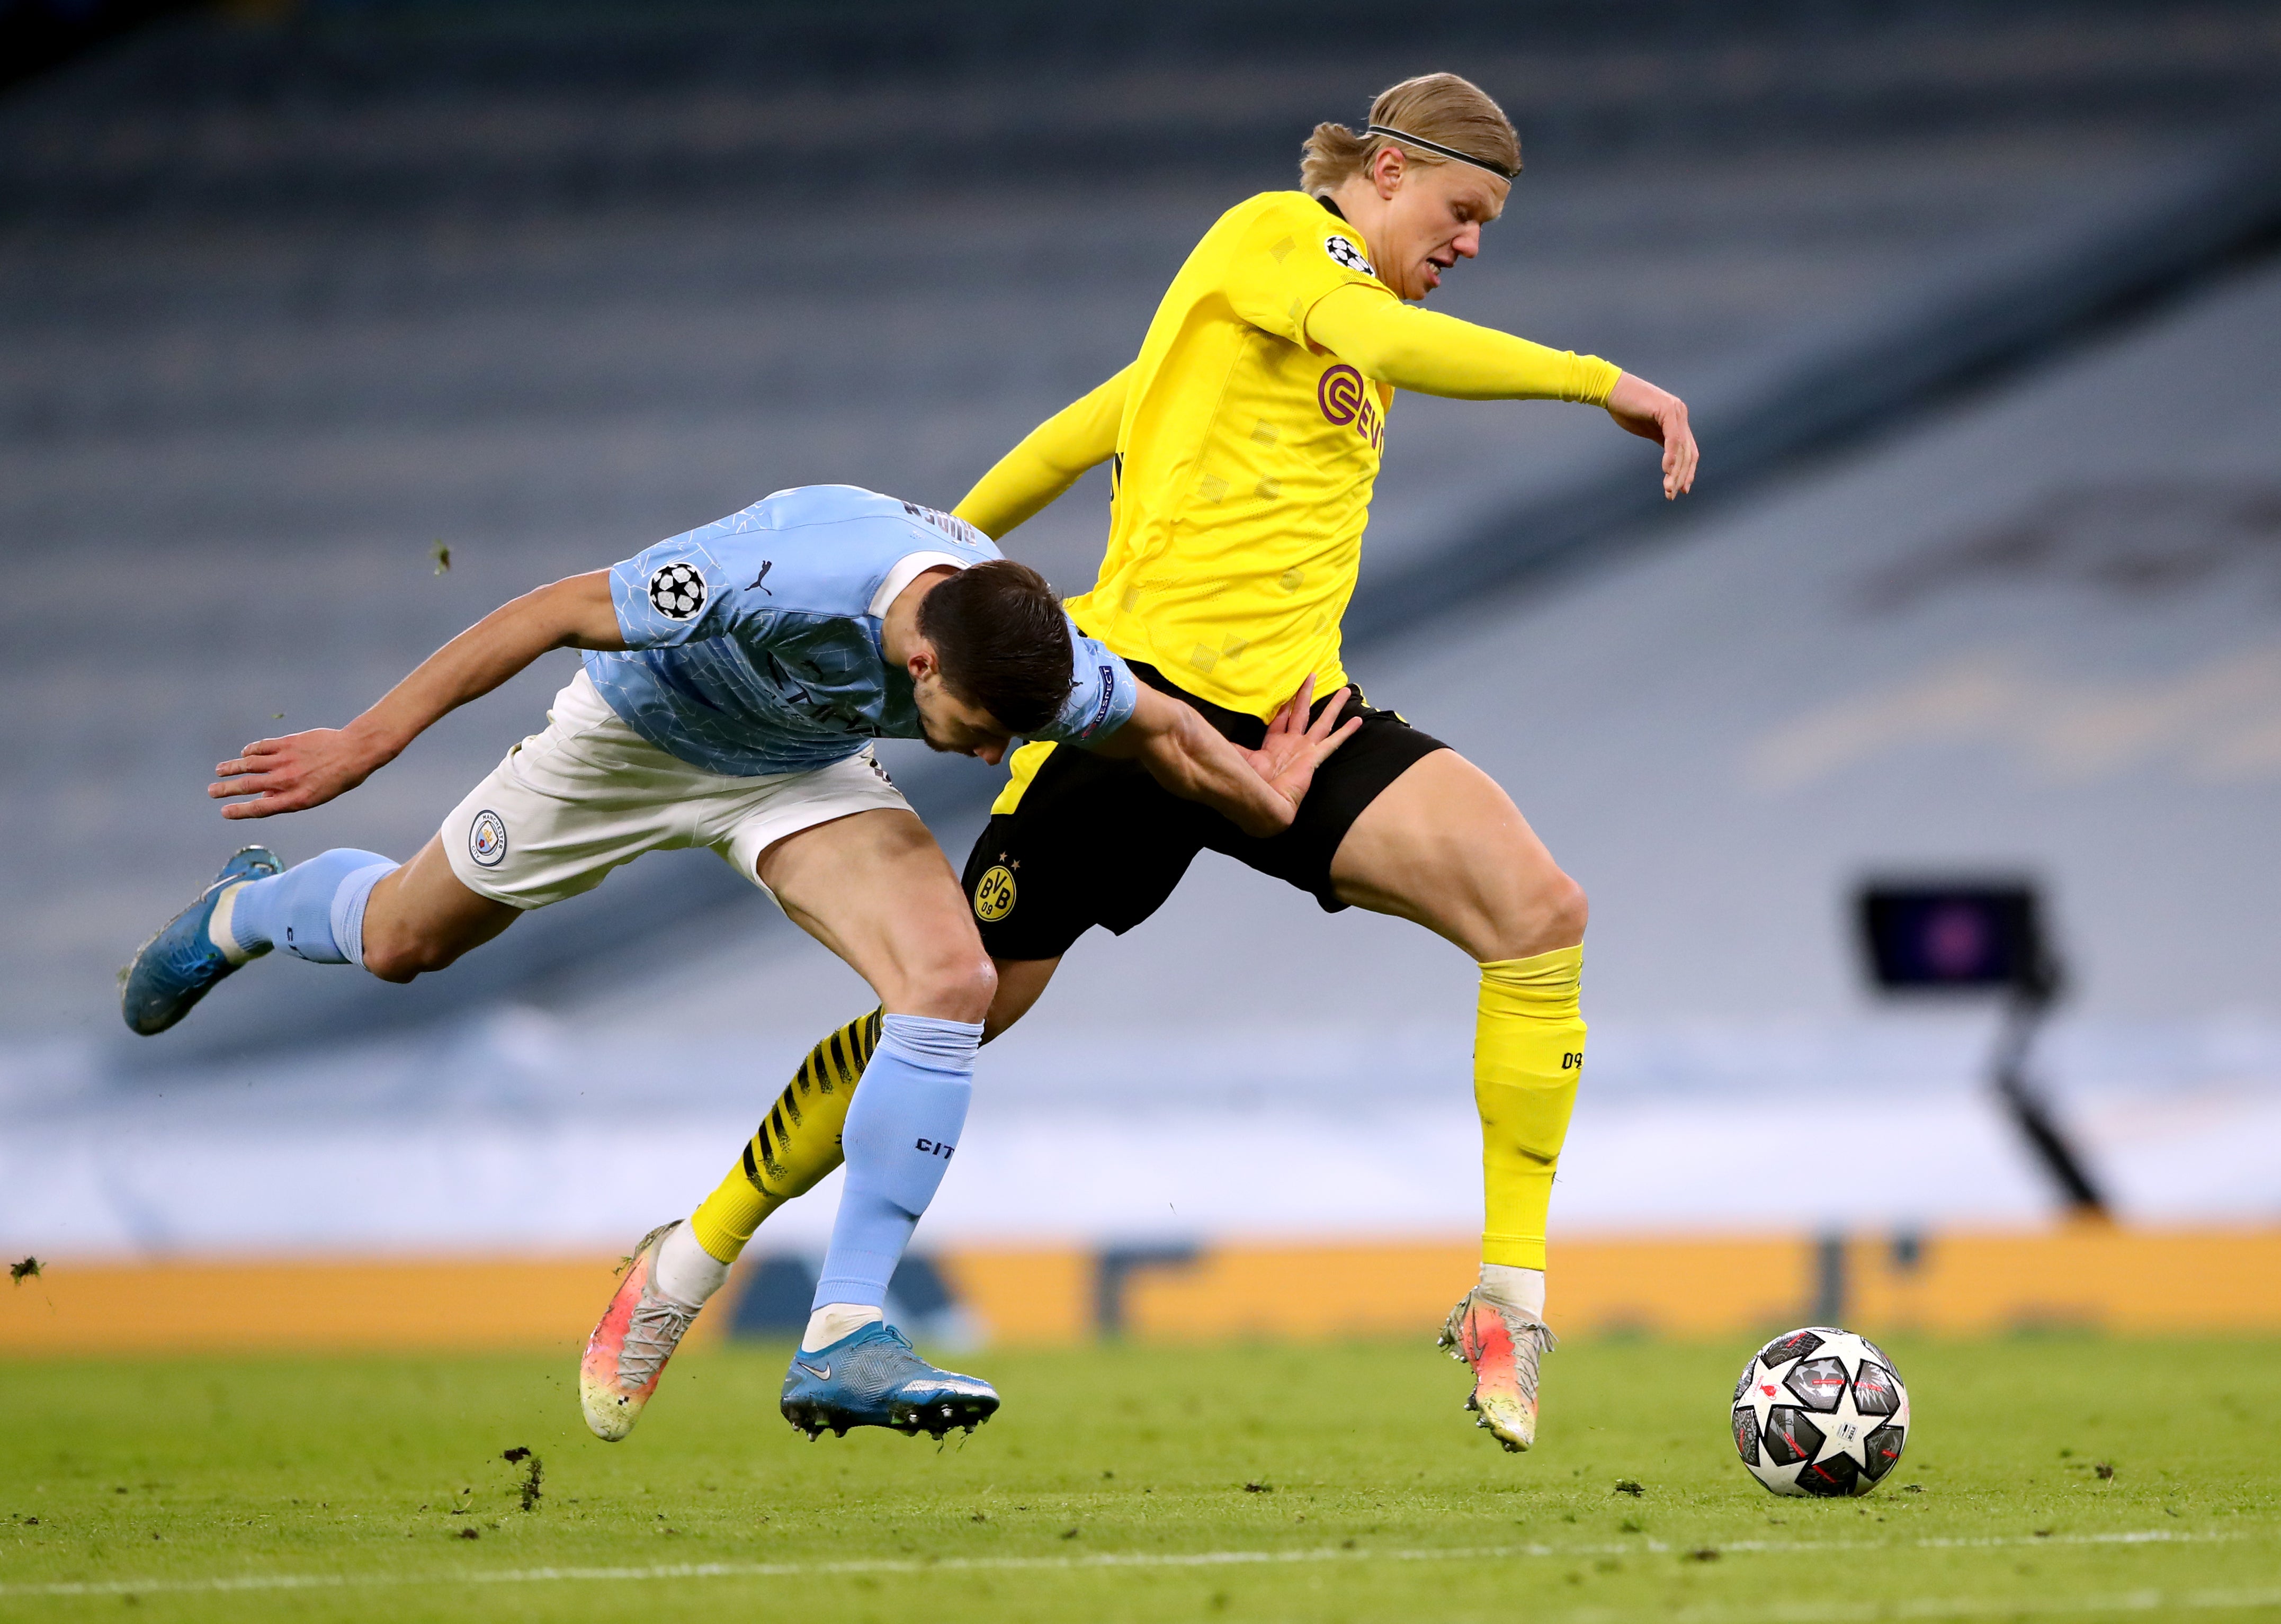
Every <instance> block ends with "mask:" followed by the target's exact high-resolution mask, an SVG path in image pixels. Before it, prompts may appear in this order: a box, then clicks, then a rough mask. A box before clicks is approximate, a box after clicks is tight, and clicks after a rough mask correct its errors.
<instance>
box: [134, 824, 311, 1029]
mask: <svg viewBox="0 0 2281 1624" xmlns="http://www.w3.org/2000/svg"><path fill="white" fill-rule="evenodd" d="M284 869H285V865H284V864H283V863H282V862H278V861H277V855H276V854H275V853H274V852H273V851H271V850H270V849H269V848H268V847H266V846H249V847H245V848H244V850H242V851H240V852H239V853H238V854H237V855H236V856H234V857H232V858H231V859H230V860H229V861H228V862H225V863H224V864H222V865H221V872H220V874H218V875H216V876H215V877H214V883H213V885H208V886H207V887H206V888H205V891H203V892H201V893H199V895H198V900H197V901H195V902H193V903H191V904H190V905H189V907H188V908H186V909H183V910H182V912H181V913H179V914H176V915H175V916H174V917H173V918H172V919H169V920H168V921H167V922H166V927H165V928H164V929H163V930H161V931H160V932H159V933H158V934H157V935H156V936H153V937H152V938H151V940H149V941H146V942H144V943H143V947H142V949H141V951H139V952H137V953H136V954H135V962H134V963H131V964H129V965H128V967H127V969H126V971H125V973H124V974H122V975H121V976H120V981H121V983H122V984H123V986H124V987H125V991H124V992H123V993H122V994H120V1000H119V1009H120V1014H122V1015H124V1016H125V1017H127V1025H128V1026H129V1027H131V1028H132V1029H133V1030H135V1032H140V1033H142V1034H143V1036H144V1037H146V1038H148V1037H151V1036H154V1035H155V1034H157V1033H159V1032H164V1031H166V1028H167V1027H169V1026H171V1025H174V1023H175V1022H176V1021H179V1020H181V1019H182V1017H184V1016H185V1015H188V1014H189V1012H190V1006H191V1005H192V1004H194V1003H196V1002H197V1001H198V1000H199V999H201V998H204V997H205V995H206V990H207V989H208V988H209V987H211V986H213V984H214V983H215V982H217V981H219V980H220V979H221V978H223V977H224V976H226V975H228V974H229V972H230V971H233V970H236V968H237V967H238V966H239V965H240V964H243V963H245V962H246V960H247V959H255V958H259V957H260V956H261V955H263V954H265V953H267V952H268V951H269V949H268V948H267V947H259V948H256V949H255V950H254V951H253V952H251V953H249V954H247V955H245V957H244V958H240V959H232V958H231V957H230V956H229V955H228V954H226V953H224V952H223V951H222V950H221V949H220V947H215V946H214V944H213V936H212V935H211V934H209V932H208V931H207V926H208V925H210V924H212V923H213V916H214V909H216V908H218V907H220V905H221V904H222V902H223V901H224V900H225V899H226V898H228V896H229V895H230V893H231V892H232V891H234V890H235V889H236V887H237V886H238V885H243V884H244V882H246V881H247V880H254V879H267V878H269V877H270V876H271V875H273V874H281V873H282V872H284Z"/></svg>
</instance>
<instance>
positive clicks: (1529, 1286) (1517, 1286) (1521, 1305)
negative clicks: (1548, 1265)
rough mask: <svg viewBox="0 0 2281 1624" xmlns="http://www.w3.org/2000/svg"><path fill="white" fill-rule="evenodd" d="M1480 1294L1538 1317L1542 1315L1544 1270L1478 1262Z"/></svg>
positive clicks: (1530, 1316)
mask: <svg viewBox="0 0 2281 1624" xmlns="http://www.w3.org/2000/svg"><path fill="white" fill-rule="evenodd" d="M1481 1295H1483V1296H1485V1297H1487V1298H1488V1299H1489V1301H1491V1302H1492V1303H1497V1304H1499V1305H1500V1306H1502V1307H1504V1308H1509V1309H1513V1310H1516V1311H1519V1312H1521V1313H1524V1314H1527V1316H1528V1317H1529V1318H1530V1319H1538V1320H1541V1319H1543V1318H1544V1271H1543V1270H1542V1269H1523V1268H1519V1267H1517V1266H1516V1265H1514V1264H1504V1263H1485V1264H1482V1265H1481Z"/></svg>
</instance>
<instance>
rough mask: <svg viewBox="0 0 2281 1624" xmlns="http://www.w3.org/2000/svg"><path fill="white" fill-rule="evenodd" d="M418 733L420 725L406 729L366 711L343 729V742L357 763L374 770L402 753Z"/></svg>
mask: <svg viewBox="0 0 2281 1624" xmlns="http://www.w3.org/2000/svg"><path fill="white" fill-rule="evenodd" d="M418 733H419V730H418V729H417V728H414V729H412V730H411V731H405V730H404V729H403V728H401V727H400V726H391V725H390V723H388V722H387V721H386V720H385V719H384V718H380V717H375V715H373V714H372V713H371V712H370V711H367V712H366V713H365V714H364V715H361V716H359V717H358V718H357V719H356V720H355V721H353V722H352V723H349V724H348V726H346V727H344V728H343V729H342V730H341V742H342V743H343V744H344V745H345V746H348V749H349V753H350V754H351V755H352V757H353V758H354V760H355V761H356V762H357V764H358V765H359V766H360V767H361V768H362V769H364V770H365V771H366V772H371V771H374V770H375V769H378V768H382V767H385V766H387V765H388V764H389V762H392V761H394V760H395V759H396V758H397V757H398V756H399V755H401V754H404V748H405V746H406V745H409V744H410V743H411V742H412V740H413V739H414V738H415V737H417V735H418Z"/></svg>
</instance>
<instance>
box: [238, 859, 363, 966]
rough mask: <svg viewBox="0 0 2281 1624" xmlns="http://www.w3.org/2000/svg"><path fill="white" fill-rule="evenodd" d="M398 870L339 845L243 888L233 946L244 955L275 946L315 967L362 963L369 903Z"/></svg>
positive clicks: (240, 895) (240, 891) (241, 889)
mask: <svg viewBox="0 0 2281 1624" xmlns="http://www.w3.org/2000/svg"><path fill="white" fill-rule="evenodd" d="M395 868H396V864H395V863H394V862H392V861H390V859H389V858H386V857H383V856H382V855H380V854H379V853H378V852H360V851H358V850H356V849H354V848H353V847H346V846H338V847H334V848H333V849H332V850H331V851H329V852H325V853H322V854H321V855H317V856H314V857H312V858H310V859H309V861H308V862H297V863H295V864H294V865H293V866H292V867H291V868H290V869H288V870H285V872H283V873H282V874H274V875H272V876H271V877H270V878H267V879H257V880H254V881H252V882H251V883H250V884H248V885H242V886H240V887H239V888H238V891H237V894H236V895H235V896H234V897H232V898H231V899H230V911H229V924H228V931H229V938H230V941H231V942H233V943H235V944H236V947H237V949H238V951H239V952H240V953H242V954H255V953H260V952H263V951H265V950H266V949H267V948H270V947H275V948H277V949H279V950H280V951H281V952H284V953H290V954H291V955H293V956H294V957H295V958H297V959H306V960H308V961H309V963H312V964H362V963H364V905H365V902H366V901H367V899H368V898H369V897H370V896H371V895H372V888H373V887H374V886H375V885H378V884H379V883H380V880H381V878H382V876H383V875H385V874H388V873H390V872H392V871H393V870H395ZM216 945H217V946H219V945H220V944H216Z"/></svg>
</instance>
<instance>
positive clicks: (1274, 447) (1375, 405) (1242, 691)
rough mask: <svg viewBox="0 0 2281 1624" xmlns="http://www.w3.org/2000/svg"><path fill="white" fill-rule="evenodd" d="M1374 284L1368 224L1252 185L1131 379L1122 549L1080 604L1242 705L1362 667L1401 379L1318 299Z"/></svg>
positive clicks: (1172, 673) (1204, 691) (1119, 486)
mask: <svg viewBox="0 0 2281 1624" xmlns="http://www.w3.org/2000/svg"><path fill="white" fill-rule="evenodd" d="M1357 282H1358V283H1362V284H1364V285H1365V286H1369V287H1382V286H1383V284H1382V283H1380V282H1379V281H1378V279H1377V277H1376V276H1375V275H1373V274H1372V268H1371V265H1370V260H1369V258H1368V251H1367V250H1366V249H1365V246H1364V244H1363V238H1362V234H1361V233H1360V232H1358V231H1357V230H1356V229H1355V228H1353V227H1351V226H1349V225H1348V224H1347V223H1346V222H1345V221H1344V220H1341V219H1340V218H1339V217H1338V216H1337V215H1336V214H1334V213H1331V211H1330V210H1328V209H1326V208H1325V207H1324V206H1323V205H1321V204H1319V203H1318V202H1317V201H1316V200H1315V199H1314V198H1312V197H1308V196H1307V195H1306V194H1305V193H1303V192H1268V193H1264V194H1263V195H1262V196H1259V197H1253V198H1251V199H1249V201H1247V202H1244V203H1241V204H1238V205H1236V206H1235V207H1234V208H1232V209H1230V210H1229V211H1228V212H1227V213H1225V214H1223V215H1221V216H1220V218H1219V220H1218V222H1217V223H1216V224H1215V225H1214V226H1213V227H1212V228H1211V229H1210V231H1208V232H1206V233H1205V234H1204V237H1203V240H1202V242H1200V243H1198V244H1196V246H1195V251H1193V252H1191V253H1190V254H1189V255H1188V259H1187V264H1185V265H1183V266H1182V267H1180V272H1179V275H1177V276H1175V277H1174V278H1173V279H1172V285H1171V288H1170V289H1168V290H1166V291H1165V294H1164V300H1163V302H1162V303H1161V304H1159V305H1157V307H1156V318H1155V320H1153V321H1151V322H1150V323H1149V324H1148V337H1147V339H1146V340H1145V341H1144V342H1143V343H1142V344H1141V346H1140V356H1139V358H1138V359H1137V360H1135V361H1134V362H1133V367H1131V369H1130V372H1129V374H1128V382H1127V384H1126V387H1125V410H1124V416H1123V419H1122V421H1120V422H1119V423H1118V425H1117V452H1116V459H1115V462H1114V465H1113V472H1114V476H1115V481H1116V483H1115V486H1114V494H1113V495H1112V497H1111V499H1110V530H1109V546H1108V551H1107V553H1106V555H1105V556H1104V557H1103V558H1102V564H1101V575H1100V578H1099V580H1098V581H1097V582H1096V583H1095V584H1094V588H1093V590H1092V591H1091V592H1086V593H1085V594H1083V595H1082V596H1080V597H1078V598H1075V599H1071V601H1070V605H1069V608H1070V614H1071V615H1072V616H1073V617H1074V618H1075V619H1076V621H1077V623H1078V624H1079V626H1081V627H1083V628H1084V629H1085V630H1086V632H1087V633H1088V634H1089V635H1091V636H1094V637H1096V638H1100V639H1101V640H1102V642H1104V643H1106V644H1107V645H1108V646H1110V648H1112V649H1114V650H1116V651H1117V653H1120V654H1123V655H1125V657H1126V658H1127V659H1133V660H1145V661H1148V663H1149V664H1151V665H1153V666H1155V667H1156V668H1157V669H1159V670H1161V671H1163V672H1164V675H1165V676H1166V677H1169V678H1171V680H1172V681H1173V682H1175V683H1177V684H1179V685H1180V686H1181V687H1183V688H1186V689H1187V690H1189V691H1190V692H1194V693H1196V694H1199V695H1201V696H1202V697H1203V698H1205V699H1208V700H1212V701H1214V702H1215V703H1217V704H1220V705H1224V706H1226V707H1227V708H1229V709H1231V710H1239V711H1248V712H1249V713H1250V714H1251V715H1256V716H1259V717H1263V718H1264V717H1266V716H1270V715H1273V714H1274V712H1275V710H1276V708H1277V707H1279V706H1280V705H1281V704H1282V703H1283V702H1284V701H1285V700H1288V699H1289V698H1290V697H1291V695H1292V693H1293V692H1294V691H1295V690H1296V689H1297V687H1298V686H1299V684H1300V683H1301V682H1302V681H1303V680H1304V679H1305V677H1306V676H1307V674H1308V673H1309V672H1313V673H1315V677H1316V684H1315V686H1316V690H1317V692H1329V691H1330V690H1332V689H1334V688H1336V687H1338V686H1339V685H1340V684H1342V683H1343V682H1344V681H1345V680H1346V674H1345V670H1344V669H1343V668H1342V665H1341V664H1340V660H1339V618H1340V616H1341V615H1343V614H1344V613H1345V612H1346V607H1347V600H1348V599H1349V598H1350V597H1351V596H1353V593H1354V587H1355V578H1356V576H1357V572H1358V570H1359V569H1360V568H1361V561H1362V534H1363V527H1364V526H1365V524H1366V523H1367V522H1369V518H1370V495H1371V489H1372V484H1373V483H1375V481H1376V480H1377V477H1378V465H1379V454H1380V450H1381V448H1382V447H1383V446H1384V445H1385V443H1386V416H1387V408H1388V406H1390V405H1391V404H1392V402H1393V399H1394V391H1393V389H1392V387H1391V386H1390V385H1388V384H1384V383H1372V382H1370V381H1369V380H1368V379H1366V378H1365V377H1364V375H1362V374H1361V373H1360V372H1359V371H1357V369H1356V368H1355V367H1352V366H1349V365H1348V364H1346V363H1345V362H1342V361H1341V360H1339V359H1338V357H1336V356H1334V355H1331V354H1327V353H1326V352H1322V351H1320V350H1319V349H1318V348H1316V347H1314V346H1312V345H1311V344H1309V342H1308V339H1307V313H1308V311H1309V310H1310V309H1311V308H1312V307H1313V305H1314V304H1315V302H1316V301H1317V300H1318V299H1320V298H1322V297H1323V296H1324V295H1325V294H1326V293H1329V292H1331V291H1332V290H1334V289H1337V288H1342V287H1345V286H1347V285H1349V283H1357Z"/></svg>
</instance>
